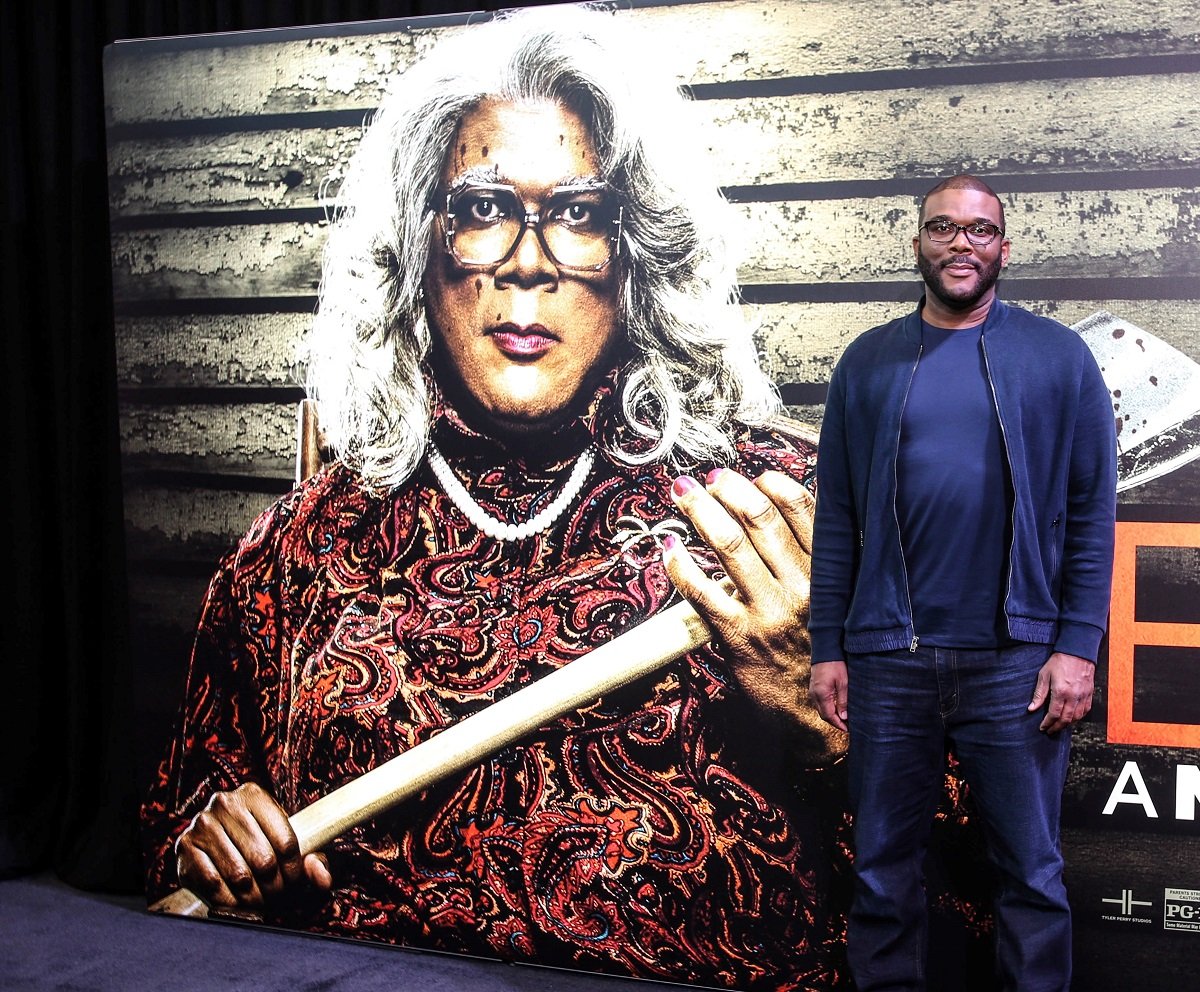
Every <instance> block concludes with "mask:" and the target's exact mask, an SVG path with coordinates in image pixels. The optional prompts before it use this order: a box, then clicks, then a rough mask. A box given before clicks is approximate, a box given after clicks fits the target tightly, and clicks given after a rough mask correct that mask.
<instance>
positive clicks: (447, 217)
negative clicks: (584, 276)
mask: <svg viewBox="0 0 1200 992" xmlns="http://www.w3.org/2000/svg"><path fill="white" fill-rule="evenodd" d="M622 213H623V209H622V208H621V207H619V206H617V205H616V197H615V194H614V193H613V191H612V190H611V189H610V188H609V187H607V186H603V185H599V184H596V185H588V186H558V187H555V188H554V189H553V190H551V191H550V195H549V197H547V199H546V200H545V202H544V203H543V204H542V205H541V207H540V208H539V209H538V210H526V209H525V204H524V202H523V201H522V200H521V198H520V197H519V196H518V195H517V191H516V189H514V188H513V187H512V186H504V185H501V184H499V183H473V184H471V185H467V186H461V187H459V188H457V189H455V190H452V191H451V192H450V193H448V194H447V195H446V207H445V214H444V216H443V218H442V227H443V230H444V231H445V235H446V251H448V252H449V253H450V255H451V256H453V258H454V260H455V261H456V262H458V263H459V265H465V266H468V267H480V268H490V267H492V266H496V265H501V264H503V263H504V262H506V261H508V259H509V258H510V257H511V256H512V254H513V252H514V251H516V249H517V245H518V244H519V243H520V241H521V238H522V236H523V235H524V234H525V229H526V228H527V227H532V228H533V229H534V231H535V232H536V233H537V238H538V241H539V242H540V243H541V246H542V250H543V251H544V252H545V253H546V256H547V257H548V258H549V259H550V261H552V262H553V263H554V264H555V265H556V266H558V267H559V268H561V269H577V270H582V271H585V272H598V271H599V270H601V269H603V268H604V267H605V266H606V265H608V263H609V262H611V261H612V260H613V257H614V256H615V255H616V254H617V245H618V243H619V240H620V237H621V218H622Z"/></svg>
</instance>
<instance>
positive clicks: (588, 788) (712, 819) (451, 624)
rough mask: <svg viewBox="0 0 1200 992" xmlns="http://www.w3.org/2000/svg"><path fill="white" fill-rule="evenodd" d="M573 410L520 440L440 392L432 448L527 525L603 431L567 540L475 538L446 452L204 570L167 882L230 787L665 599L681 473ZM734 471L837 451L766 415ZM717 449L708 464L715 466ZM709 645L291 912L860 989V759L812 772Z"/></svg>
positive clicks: (396, 741) (381, 735) (513, 686)
mask: <svg viewBox="0 0 1200 992" xmlns="http://www.w3.org/2000/svg"><path fill="white" fill-rule="evenodd" d="M603 407H604V404H603V403H600V404H598V405H594V406H593V408H592V411H591V412H590V413H589V415H588V416H586V417H583V418H580V419H579V420H578V421H575V422H573V423H572V424H571V425H570V426H569V427H568V428H567V429H564V430H563V431H561V432H560V433H559V434H558V435H557V436H556V437H555V438H554V440H553V441H552V442H551V443H548V444H547V445H545V446H544V447H543V448H542V449H541V450H540V451H539V453H538V455H537V457H536V459H532V460H531V459H524V460H522V459H511V458H509V457H508V456H507V455H506V453H505V451H504V449H503V448H502V447H500V446H499V445H498V444H497V443H496V442H495V441H494V440H492V439H489V438H487V437H483V436H481V435H479V434H476V433H474V432H472V431H471V430H470V429H469V428H467V427H466V426H465V425H464V424H463V423H462V421H461V420H460V419H459V418H458V417H457V416H456V415H455V414H454V413H453V411H452V410H449V409H447V408H445V407H444V406H442V407H439V409H438V410H437V412H436V416H435V421H434V424H435V426H434V438H435V441H436V443H437V445H438V447H439V448H440V450H441V451H442V452H443V453H444V454H445V456H446V459H447V461H448V462H449V463H450V465H451V467H452V468H453V469H454V470H455V472H456V473H457V475H458V477H459V478H460V479H462V480H464V482H465V483H466V485H467V488H468V490H469V491H470V493H471V494H472V496H473V497H474V498H475V499H476V500H477V501H478V502H479V503H480V504H481V505H482V506H483V507H484V508H485V509H486V510H487V511H488V512H489V513H490V514H491V515H493V516H495V517H498V518H503V519H506V520H509V521H512V522H517V523H519V522H521V521H524V520H527V519H528V518H529V517H531V516H532V515H534V514H535V513H537V512H538V510H539V509H541V508H542V507H544V506H545V505H546V503H548V502H550V501H551V500H553V499H554V497H555V495H556V494H557V493H558V492H559V491H560V488H561V486H562V483H563V481H564V480H565V478H566V476H567V473H568V472H569V471H570V466H571V464H572V463H573V462H574V459H575V458H576V457H577V456H578V454H579V453H580V451H582V450H583V448H584V447H585V446H586V445H588V444H593V443H595V444H597V445H598V447H599V449H600V452H599V453H598V455H597V458H596V463H595V465H594V467H593V469H592V471H591V473H590V475H589V476H588V478H587V481H586V483H585V485H584V487H583V490H582V492H581V494H580V495H579V496H578V497H577V498H576V499H575V500H574V501H573V503H572V505H571V506H570V507H569V508H568V509H567V510H566V511H565V512H564V514H563V515H562V516H561V517H560V518H559V519H558V521H557V523H556V524H555V525H554V526H553V527H551V528H550V529H549V530H548V531H546V532H544V533H542V534H539V535H534V536H532V537H529V538H526V539H524V540H519V541H515V542H507V543H502V542H498V541H496V540H493V539H492V538H489V537H486V536H484V535H482V534H480V533H479V532H478V531H477V530H476V529H475V528H474V527H473V526H472V525H471V524H470V523H469V522H468V521H467V520H466V518H465V517H464V515H463V514H462V513H461V512H460V511H459V510H458V509H457V508H456V507H455V506H454V505H453V503H451V502H450V501H449V499H448V498H447V497H446V495H445V494H444V492H443V491H442V489H441V488H440V487H439V485H438V483H437V481H436V479H435V478H434V476H433V474H432V472H431V471H430V469H429V468H428V466H427V465H423V466H422V468H421V469H420V470H419V471H418V472H417V474H416V475H415V476H414V477H413V478H412V479H410V480H409V482H408V483H406V484H405V485H403V486H402V487H399V488H398V489H395V490H393V491H391V492H388V493H386V494H384V495H380V494H374V493H371V492H369V491H367V490H366V489H364V488H363V487H362V486H361V485H360V484H359V480H358V479H357V478H356V477H355V476H354V475H353V474H352V473H350V472H349V471H348V470H347V469H346V468H344V467H343V466H340V465H338V464H334V465H332V466H330V467H328V468H326V469H324V470H322V471H321V472H320V473H319V474H318V475H316V476H315V477H313V478H312V479H310V480H308V481H307V482H306V483H304V484H302V485H301V486H299V487H297V488H296V489H295V490H294V491H293V492H292V493H290V494H289V495H288V496H286V497H284V498H282V499H281V500H280V501H279V502H277V503H276V504H275V505H274V506H272V507H270V508H269V509H268V510H267V511H265V512H264V513H263V514H262V515H261V516H260V517H259V519H258V520H257V521H256V522H255V524H254V525H253V527H252V528H251V529H250V531H249V533H247V534H246V536H245V537H244V538H243V539H242V541H241V542H240V544H239V545H238V546H237V548H236V550H235V551H234V552H233V553H232V554H230V555H229V556H228V557H227V558H226V559H225V560H224V562H223V563H222V565H221V567H220V570H219V571H218V572H217V574H216V576H215V578H214V579H213V581H212V583H211V586H210V588H209V591H208V594H207V598H206V601H205V605H204V610H203V614H202V618H201V621H200V626H199V631H198V634H197V637H196V642H195V647H194V651H193V656H192V660H191V667H190V671H189V679H188V687H187V694H186V699H185V702H184V706H183V709H182V712H181V722H180V726H179V729H178V732H177V735H176V737H175V739H174V741H173V744H172V746H171V748H170V751H169V753H168V755H167V757H166V759H165V760H164V761H163V763H162V765H161V768H160V770H159V774H158V777H157V781H156V782H155V785H154V787H153V790H152V792H151V795H150V797H149V799H148V801H147V803H146V804H145V806H144V809H143V826H144V836H145V843H146V853H147V863H148V870H149V894H150V897H151V898H157V897H159V896H161V895H163V894H165V893H166V892H168V891H170V889H171V888H173V887H174V886H175V885H176V884H177V883H176V881H175V877H174V875H175V872H174V855H173V850H172V845H173V842H174V839H175V838H176V837H177V836H178V834H179V833H180V832H181V831H182V830H183V829H184V827H186V825H187V824H188V822H189V821H190V819H191V818H192V817H193V816H194V815H195V814H196V813H197V812H198V811H199V810H201V809H202V808H203V807H204V805H205V803H206V802H207V801H208V799H209V797H210V796H211V795H212V793H213V792H214V791H217V790H226V789H230V788H232V787H234V786H236V785H238V784H240V783H242V782H245V781H248V780H253V781H256V782H258V783H260V784H262V785H263V786H265V787H266V788H267V789H268V790H269V791H270V792H271V793H272V794H273V795H275V796H276V797H277V798H278V800H279V801H280V802H281V803H282V805H283V806H284V807H285V808H286V809H287V810H288V811H289V812H294V811H295V810H297V809H299V808H301V807H303V806H305V805H307V804H309V803H311V802H313V801H314V800H316V799H317V798H319V797H321V796H322V795H324V794H326V793H328V792H329V791H330V790H331V789H333V788H335V787H336V786H338V785H341V784H343V783H345V782H347V781H349V780H352V779H354V778H356V777H357V776H359V775H361V774H362V773H363V772H365V771H367V770H369V769H371V768H374V767H376V766H377V765H379V764H381V763H382V762H384V761H386V760H387V759H389V758H391V757H393V756H394V755H396V754H398V753H400V752H402V751H404V750H406V749H408V748H411V747H413V746H415V745H417V744H419V743H420V742H422V741H425V740H428V739H429V738H430V737H432V736H434V735H435V734H437V733H438V732H439V731H440V730H442V729H444V728H445V727H448V726H450V725H452V724H454V723H456V722H458V721H459V720H462V719H463V718H464V717H467V716H469V715H471V714H472V713H475V712H478V711H479V710H481V709H483V708H485V707H487V706H488V705H489V704H490V703H492V702H494V701H495V700H497V699H500V698H502V697H504V696H507V695H509V694H510V693H512V692H514V691H516V690H518V689H520V688H521V687H522V686H525V685H527V684H529V683H530V682H532V681H534V680H535V679H537V678H539V677H541V676H542V675H544V674H546V673H548V672H551V671H553V670H555V669H557V668H559V667H560V666H562V665H566V664H569V663H570V662H571V661H573V660H574V659H576V658H578V657H580V656H581V655H584V654H586V653H587V652H588V651H590V650H591V649H592V648H594V647H596V646H597V645H600V644H604V643H605V642H607V641H609V640H610V639H612V638H613V637H615V636H617V635H618V634H620V633H621V632H622V631H624V630H626V629H628V628H631V627H633V626H634V625H636V624H638V623H640V622H641V621H642V620H644V619H646V618H647V617H649V616H652V615H653V614H655V613H657V612H658V611H660V610H661V609H663V608H664V607H665V606H667V605H669V604H670V603H671V602H672V600H673V598H674V594H673V590H672V587H671V584H670V582H669V581H668V579H667V577H666V573H665V571H664V570H663V567H662V564H661V549H660V543H661V539H662V537H663V535H665V534H666V533H671V532H673V533H675V534H676V535H677V536H682V537H683V538H684V540H685V543H686V544H687V546H688V547H689V549H690V550H691V552H692V553H693V555H694V556H695V557H696V558H697V559H698V560H699V561H700V562H701V563H702V564H704V565H705V566H706V567H707V568H708V569H709V570H710V571H712V570H714V569H715V562H714V560H713V557H712V555H711V552H709V551H708V550H707V549H706V548H705V547H704V546H703V544H701V543H700V542H699V541H698V539H697V538H696V537H695V535H694V534H693V533H692V532H691V530H690V529H689V528H688V527H687V526H686V524H685V523H684V520H683V518H681V517H680V516H679V515H677V514H676V513H675V511H674V507H673V506H672V503H671V500H670V496H669V491H670V485H671V482H672V479H673V475H672V473H671V472H670V471H669V470H668V469H666V468H665V467H663V466H657V465H652V466H646V467H631V466H628V465H625V464H622V463H619V462H617V461H614V460H612V459H611V458H610V457H609V456H608V455H606V454H604V453H603V448H604V442H605V440H606V439H611V437H612V436H613V432H614V431H619V430H620V428H619V427H614V426H605V425H604V424H603V423H602V421H603V418H602V417H599V416H597V415H596V413H595V411H596V410H597V409H602V408H603ZM739 450H740V453H741V458H740V461H739V463H738V464H737V465H736V466H734V467H736V468H738V469H739V470H740V471H741V472H743V473H745V474H747V475H749V476H751V477H753V476H755V475H757V474H759V473H761V472H762V471H765V470H766V469H771V468H773V469H779V470H782V471H784V472H787V473H789V474H790V475H792V476H793V477H795V478H797V479H799V480H800V481H802V482H804V483H806V484H811V482H812V477H813V473H814V465H815V457H816V454H815V448H814V447H813V445H812V444H811V443H809V442H808V441H807V440H805V439H803V438H802V437H800V436H798V435H790V434H785V433H781V432H778V431H767V430H760V431H755V432H747V434H746V435H745V437H744V438H743V439H742V441H741V444H740V446H739ZM702 470H703V469H701V471H702ZM799 733H800V732H799V731H795V730H793V729H790V728H784V727H782V726H779V727H776V726H775V725H774V724H772V723H771V722H770V721H769V720H768V719H766V718H765V717H764V715H763V714H761V713H759V712H757V711H756V710H755V709H754V708H753V707H752V706H751V704H750V703H749V702H748V701H747V700H746V699H745V697H744V696H743V695H742V694H741V693H740V692H739V689H738V686H737V684H736V682H735V681H734V679H733V676H732V674H731V673H730V671H729V669H728V666H727V663H726V660H725V658H724V657H723V656H722V654H721V652H720V649H719V648H714V647H711V646H710V647H705V648H703V649H701V650H698V651H696V652H693V653H692V654H691V655H689V656H687V657H686V658H685V659H682V660H680V661H679V662H676V663H674V664H671V665H668V666H666V667H665V668H663V669H661V670H659V672H658V673H656V674H655V675H652V676H649V677H647V678H645V679H643V680H642V681H640V682H637V683H635V684H633V685H631V686H629V687H627V688H626V689H623V690H621V691H619V692H617V693H614V694H612V695H609V696H607V697H605V698H602V699H600V700H598V701H596V702H595V703H594V704H593V705H590V706H587V707H585V708H584V709H581V710H579V711H577V712H573V713H571V714H569V715H568V716H566V717H564V718H561V719H559V720H557V721H555V722H553V723H552V724H550V725H548V726H545V727H542V728H541V729H540V730H538V731H536V732H534V733H532V734H529V735H527V736H526V737H525V738H523V739H522V740H521V741H520V742H519V743H518V744H516V745H514V746H510V747H507V748H505V749H504V750H502V751H500V752H499V753H497V754H495V755H493V756H492V757H490V758H489V759H487V760H486V761H484V762H482V763H481V764H479V765H478V766H476V767H474V768H471V769H470V770H469V771H467V772H466V773H465V774H462V773H460V774H456V775H452V776H450V777H449V778H447V779H445V780H443V781H442V782H440V783H438V784H436V785H434V786H433V787H431V788H430V789H428V790H427V791H425V792H423V793H421V794H420V795H418V796H416V797H414V798H412V799H410V800H408V801H407V802H405V803H403V804H401V805H400V806H398V807H396V808H395V809H394V810H393V811H391V812H389V813H387V814H384V815H382V816H379V817H377V818H376V819H374V820H372V821H371V822H369V823H367V824H365V825H363V826H360V827H357V828H354V829H352V830H350V831H349V832H347V833H346V834H345V835H343V836H342V837H340V838H339V839H338V840H336V841H335V842H333V843H332V844H331V845H330V846H329V847H328V848H327V849H326V853H327V855H328V857H329V861H330V869H331V873H332V875H333V879H334V888H333V891H332V893H331V894H329V895H328V896H319V897H314V898H313V899H311V900H305V899H300V900H298V901H297V903H296V905H295V906H290V907H289V908H288V909H287V911H286V912H284V913H282V914H281V915H280V916H279V918H278V919H272V920H271V921H270V922H273V923H279V924H282V925H286V926H292V927H300V928H303V929H308V930H312V931H316V932H320V933H325V934H332V935H337V936H344V937H355V938H361V939H368V940H376V941H385V942H391V943H397V944H403V945H407V946H416V947H424V948H436V949H438V950H444V951H454V952H462V953H468V954H474V955H482V956H487V957H493V958H501V959H506V960H522V961H531V962H537V963H540V964H548V965H557V966H563V967H571V968H581V969H586V970H593V971H603V972H610V973H615V974H625V975H633V976H638V977H644V978H656V979H664V980H670V981H676V982H685V983H694V984H701V985H713V986H719V987H728V988H738V989H770V990H784V989H828V988H833V987H836V986H837V984H838V981H839V973H840V965H839V964H838V963H837V959H838V956H839V953H840V937H841V934H842V917H841V913H840V911H839V909H838V907H837V905H836V903H837V899H835V898H834V897H833V896H832V895H831V889H833V888H837V887H838V885H839V882H840V879H841V871H840V868H839V865H840V864H841V857H840V853H839V852H842V853H844V852H843V845H842V842H841V837H842V832H843V826H844V816H843V811H842V806H841V802H842V800H841V786H840V782H839V781H838V777H839V771H840V769H838V768H834V769H829V768H817V767H811V768H810V767H807V765H808V762H807V761H806V757H805V755H806V753H808V752H807V751H806V747H811V745H812V743H813V742H811V741H808V742H806V741H804V740H802V739H801V738H800V737H799V736H797V735H798V734H799Z"/></svg>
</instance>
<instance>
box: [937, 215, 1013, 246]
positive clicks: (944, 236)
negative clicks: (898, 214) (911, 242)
mask: <svg viewBox="0 0 1200 992" xmlns="http://www.w3.org/2000/svg"><path fill="white" fill-rule="evenodd" d="M921 228H922V230H924V231H925V233H926V234H928V235H929V240H930V241H932V242H933V243H934V244H938V245H948V244H949V243H950V242H951V241H953V240H954V239H955V238H957V237H958V232H959V231H962V232H963V233H964V234H966V236H967V240H968V241H969V242H971V244H973V245H974V246H975V247H976V248H984V247H986V246H987V245H990V244H991V243H992V242H993V241H995V240H996V238H997V237H1003V236H1004V228H1002V227H997V226H996V225H995V224H955V223H954V222H953V221H949V220H927V221H926V222H925V223H924V224H922V225H921Z"/></svg>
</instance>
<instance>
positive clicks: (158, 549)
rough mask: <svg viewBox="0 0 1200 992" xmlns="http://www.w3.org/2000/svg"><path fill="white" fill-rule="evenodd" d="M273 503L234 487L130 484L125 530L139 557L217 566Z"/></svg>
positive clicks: (259, 495) (264, 497) (271, 498)
mask: <svg viewBox="0 0 1200 992" xmlns="http://www.w3.org/2000/svg"><path fill="white" fill-rule="evenodd" d="M273 502H274V498H273V497H271V496H265V495H263V494H262V493H245V492H238V491H236V490H232V489H231V490H220V489H164V488H158V487H146V488H142V487H129V486H127V487H126V490H125V526H126V528H127V530H128V532H129V537H130V541H131V542H133V543H135V545H136V547H137V548H138V549H139V551H140V556H141V557H151V558H159V557H161V558H169V559H172V560H174V561H199V562H212V564H213V565H214V567H215V565H216V561H217V559H218V558H219V557H220V556H221V555H223V554H224V553H225V552H226V551H228V550H229V549H230V548H232V547H233V544H234V542H235V541H236V540H237V539H238V538H239V537H241V536H242V535H243V534H244V533H245V532H246V531H247V530H248V529H249V527H250V524H252V523H253V522H254V518H255V517H257V516H258V515H259V514H260V513H261V512H262V511H263V510H265V509H266V508H267V507H268V506H269V505H270V504H271V503H273ZM196 605H199V603H198V601H197V604H196ZM193 619H194V618H193Z"/></svg>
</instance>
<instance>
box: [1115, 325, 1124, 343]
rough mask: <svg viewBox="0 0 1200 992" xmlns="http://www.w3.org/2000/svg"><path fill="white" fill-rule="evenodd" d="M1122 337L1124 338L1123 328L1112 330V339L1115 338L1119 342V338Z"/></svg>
mask: <svg viewBox="0 0 1200 992" xmlns="http://www.w3.org/2000/svg"><path fill="white" fill-rule="evenodd" d="M1124 336H1125V328H1123V327H1117V328H1114V329H1113V337H1114V338H1116V339H1117V340H1118V341H1120V340H1121V338H1123V337H1124Z"/></svg>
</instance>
